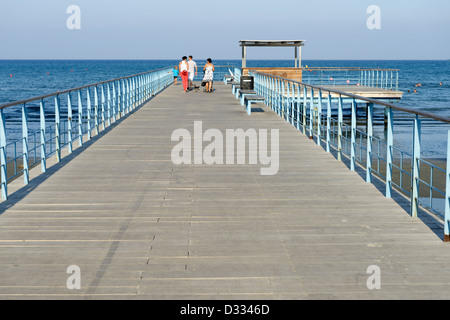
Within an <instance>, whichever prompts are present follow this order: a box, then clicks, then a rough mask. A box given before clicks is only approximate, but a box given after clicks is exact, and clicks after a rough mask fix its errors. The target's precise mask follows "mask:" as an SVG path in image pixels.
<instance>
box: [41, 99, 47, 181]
mask: <svg viewBox="0 0 450 320" xmlns="http://www.w3.org/2000/svg"><path fill="white" fill-rule="evenodd" d="M39 122H40V127H41V128H40V129H41V130H40V132H41V171H42V172H43V173H44V172H46V171H47V152H46V141H45V140H46V139H45V104H44V99H41V102H40V104H39Z"/></svg>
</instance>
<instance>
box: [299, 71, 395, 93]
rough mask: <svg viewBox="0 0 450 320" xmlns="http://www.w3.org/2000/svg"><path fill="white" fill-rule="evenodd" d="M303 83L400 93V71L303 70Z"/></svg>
mask: <svg viewBox="0 0 450 320" xmlns="http://www.w3.org/2000/svg"><path fill="white" fill-rule="evenodd" d="M302 79H303V80H302V81H303V82H304V83H306V84H310V85H320V86H344V85H354V86H355V85H356V86H365V87H372V88H379V89H385V90H396V91H398V81H399V69H380V68H376V69H375V68H372V69H370V68H357V67H354V68H347V67H320V68H302Z"/></svg>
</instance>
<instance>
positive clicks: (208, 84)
mask: <svg viewBox="0 0 450 320" xmlns="http://www.w3.org/2000/svg"><path fill="white" fill-rule="evenodd" d="M206 61H207V62H206V64H205V66H204V67H203V73H204V74H203V80H202V86H205V91H206V92H207V93H210V92H212V83H213V79H214V71H215V69H214V65H213V63H212V60H211V59H210V58H208V59H207V60H206ZM197 73H198V68H197V63H196V62H195V61H194V60H193V57H192V56H189V60H188V57H186V56H184V57H182V58H181V61H180V63H179V64H178V67H175V68H174V69H173V78H174V83H175V84H177V79H178V75H179V76H180V77H181V80H182V83H183V91H184V92H189V89H190V88H192V87H195V85H194V77H195V76H196V75H197Z"/></svg>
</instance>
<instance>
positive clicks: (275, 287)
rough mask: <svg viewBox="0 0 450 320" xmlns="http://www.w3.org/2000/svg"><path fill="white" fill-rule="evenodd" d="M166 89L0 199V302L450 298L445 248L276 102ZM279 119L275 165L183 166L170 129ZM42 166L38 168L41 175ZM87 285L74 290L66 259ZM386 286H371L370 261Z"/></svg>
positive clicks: (260, 125)
mask: <svg viewBox="0 0 450 320" xmlns="http://www.w3.org/2000/svg"><path fill="white" fill-rule="evenodd" d="M214 87H215V90H216V91H215V92H214V93H212V94H206V93H203V92H190V93H183V92H182V89H181V86H180V85H178V86H170V87H169V88H167V89H166V90H165V91H163V92H162V93H161V94H160V95H158V96H156V97H155V98H153V99H152V100H151V101H149V102H148V103H146V104H145V105H144V106H143V107H141V108H140V109H138V110H137V111H136V112H134V113H132V114H131V115H129V116H128V117H127V118H125V119H123V120H122V121H120V123H118V124H117V125H114V126H113V127H111V128H110V129H108V130H107V131H108V132H107V133H106V134H101V135H100V136H97V137H96V138H94V139H93V141H91V142H90V143H86V144H85V145H84V146H83V147H80V148H78V149H76V150H75V152H74V155H73V156H67V157H65V158H63V161H62V162H61V163H59V164H54V165H53V166H52V167H50V168H49V169H48V172H47V173H46V174H43V175H40V176H38V177H36V178H34V179H32V180H31V182H30V184H29V185H28V186H26V187H22V186H21V183H22V181H19V180H21V179H19V180H17V181H14V182H13V183H11V185H10V190H11V192H12V193H11V196H10V199H9V200H8V201H6V202H3V203H2V204H0V207H1V208H0V213H1V214H0V299H116V298H120V299H189V300H191V299H194V300H195V299H449V298H450V290H449V289H448V288H449V285H450V268H449V267H448V266H449V264H450V247H449V246H448V244H445V243H443V242H442V240H441V239H440V238H439V237H438V236H437V235H436V233H435V232H433V230H431V229H430V227H429V226H427V225H425V224H424V223H423V222H422V221H421V220H419V219H413V218H411V217H410V216H409V215H408V214H407V212H406V211H405V210H404V209H402V208H401V207H400V206H399V205H398V204H397V203H396V202H394V201H393V200H392V199H386V198H385V197H384V196H383V195H382V194H381V193H380V192H379V191H378V190H377V189H376V187H375V186H374V185H371V184H367V183H365V182H364V181H363V179H361V177H360V176H359V175H358V174H357V173H354V172H350V171H349V170H348V169H347V167H346V166H345V165H344V164H343V163H341V162H338V161H337V160H336V159H335V158H334V157H333V156H332V155H331V154H327V153H326V152H324V150H323V149H322V148H320V147H318V146H317V145H316V144H315V142H313V141H311V140H309V139H308V138H307V137H305V136H303V135H302V134H301V133H300V132H298V131H297V130H295V128H294V127H292V126H290V125H289V124H288V123H286V122H284V121H283V120H282V119H280V118H279V117H278V116H276V115H275V114H274V113H273V112H272V111H270V110H269V109H268V108H262V107H261V106H258V105H255V106H254V107H261V110H260V111H261V112H253V113H252V115H251V116H247V114H246V113H245V111H244V110H243V108H242V107H241V105H240V104H239V102H238V100H236V99H235V98H234V97H233V95H232V94H231V89H230V87H227V86H225V85H223V84H221V83H220V82H217V83H215V85H214ZM196 120H201V121H203V130H206V129H209V128H215V129H219V130H221V131H222V132H225V130H226V129H237V128H242V129H244V130H246V129H248V128H254V129H279V130H280V159H279V171H278V173H277V174H276V175H273V176H262V175H260V168H261V165H259V164H258V165H250V164H247V165H194V164H192V165H174V164H173V162H172V160H171V151H172V148H173V146H174V145H175V144H176V143H175V142H172V141H171V135H172V132H173V131H174V130H175V129H179V128H185V129H187V130H189V131H190V132H193V126H194V121H196ZM37 170H39V169H37ZM72 265H76V266H78V267H79V268H80V271H81V278H80V279H81V288H80V289H73V290H69V289H68V288H67V285H66V282H67V279H68V278H69V276H70V275H71V274H68V273H67V268H68V267H69V266H72ZM372 265H376V266H378V267H379V268H380V270H381V278H380V280H381V289H379V290H369V289H368V287H367V280H368V278H369V277H370V276H371V274H368V273H367V269H368V268H369V266H372Z"/></svg>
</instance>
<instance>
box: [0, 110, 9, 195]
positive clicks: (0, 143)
mask: <svg viewBox="0 0 450 320" xmlns="http://www.w3.org/2000/svg"><path fill="white" fill-rule="evenodd" d="M6 161H7V160H6V122H5V114H4V112H3V109H0V162H1V172H0V173H1V182H2V199H3V200H8V176H7V175H8V171H7V170H6V169H7V168H6V166H7V165H6Z"/></svg>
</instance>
